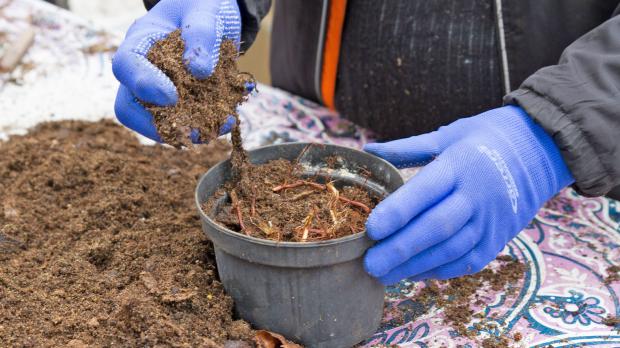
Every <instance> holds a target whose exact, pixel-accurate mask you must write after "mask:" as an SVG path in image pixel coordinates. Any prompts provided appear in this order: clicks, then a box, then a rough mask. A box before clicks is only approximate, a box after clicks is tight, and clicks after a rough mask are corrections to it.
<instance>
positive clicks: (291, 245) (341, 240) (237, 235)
mask: <svg viewBox="0 0 620 348" xmlns="http://www.w3.org/2000/svg"><path fill="white" fill-rule="evenodd" d="M292 145H295V146H304V147H306V146H312V145H317V146H331V147H338V148H343V149H346V150H347V151H351V152H353V153H358V154H361V155H362V156H370V157H374V158H375V159H376V160H379V161H381V162H383V164H384V165H386V166H387V167H388V168H390V169H392V170H394V172H396V173H398V176H399V177H400V178H401V180H402V175H401V174H400V171H399V170H398V168H396V167H395V166H394V165H393V164H391V163H390V162H388V161H386V160H384V159H383V158H381V157H378V156H375V155H373V154H371V153H368V152H365V151H361V150H358V149H356V148H352V147H348V146H342V145H335V144H322V143H310V142H289V143H282V144H271V145H265V146H260V147H256V148H253V149H251V150H248V153H252V152H254V151H259V150H264V149H268V148H271V147H281V146H292ZM227 162H230V158H229V159H225V160H223V161H220V162H219V163H217V164H216V165H214V166H213V167H211V168H209V170H207V172H206V173H204V174H203V175H202V176H201V177H200V179H199V180H198V184H197V185H196V190H195V191H194V200H195V202H196V206H197V207H198V211H199V214H200V217H201V218H202V219H203V221H205V222H206V223H208V224H210V225H212V226H214V227H215V228H216V229H217V230H218V231H220V232H222V233H224V234H226V235H228V236H230V237H234V238H237V239H240V240H243V241H247V242H250V243H253V244H261V245H266V246H273V247H279V248H281V247H287V248H314V247H320V246H329V245H335V244H341V243H346V242H350V241H354V240H357V239H360V238H364V237H365V236H366V229H365V228H364V230H363V231H362V232H359V233H356V234H352V235H348V236H344V237H340V238H336V239H329V240H323V241H317V242H277V241H272V240H270V239H263V238H257V237H251V236H247V235H245V234H242V233H239V232H235V231H233V230H231V229H229V228H227V227H224V226H222V225H220V224H218V223H217V221H215V220H213V219H211V217H210V216H209V215H208V214H207V213H206V212H205V211H204V210H203V209H202V204H201V200H200V197H199V188H200V186H201V185H202V182H203V181H204V180H205V179H206V178H207V176H208V175H209V174H210V173H211V172H212V171H214V170H215V169H216V168H218V167H220V166H224V165H226V163H227Z"/></svg>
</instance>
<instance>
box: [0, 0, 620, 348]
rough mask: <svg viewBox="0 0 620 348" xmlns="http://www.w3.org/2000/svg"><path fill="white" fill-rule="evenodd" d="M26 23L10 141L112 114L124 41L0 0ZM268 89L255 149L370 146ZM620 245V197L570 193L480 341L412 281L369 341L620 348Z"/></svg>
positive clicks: (1, 132) (500, 296) (251, 129)
mask: <svg viewBox="0 0 620 348" xmlns="http://www.w3.org/2000/svg"><path fill="white" fill-rule="evenodd" d="M27 23H32V24H33V25H34V26H35V27H36V30H37V38H36V42H35V45H34V46H33V47H32V48H31V50H30V51H29V53H28V55H27V56H26V57H25V59H24V62H25V63H26V64H25V66H22V67H20V68H19V69H18V70H16V71H15V72H13V73H12V74H0V110H2V117H1V118H0V138H1V137H6V136H7V135H9V134H13V133H23V132H24V131H25V130H27V129H28V128H29V127H31V126H33V125H35V124H36V123H38V122H41V121H47V120H57V119H87V120H96V119H100V118H104V117H111V115H113V103H114V94H115V89H116V83H115V82H114V78H113V76H112V74H111V63H110V62H111V55H112V53H111V52H108V51H107V49H106V48H107V47H110V48H111V47H114V46H115V45H117V44H118V43H119V42H120V41H119V40H120V38H121V37H122V36H121V35H120V34H118V33H107V32H104V31H101V30H99V29H97V27H96V26H95V25H93V24H91V23H86V22H84V21H82V20H81V19H79V18H77V17H74V16H73V15H71V14H69V13H68V12H65V11H61V10H58V9H56V8H54V7H52V6H50V5H47V4H45V3H43V2H40V1H37V0H0V33H4V35H3V36H6V37H8V38H10V37H13V36H14V35H15V34H16V33H15V31H17V30H19V29H20V28H23V26H24V25H26V24H27ZM0 37H1V36H0ZM0 41H1V40H0ZM0 45H1V42H0ZM92 48H98V49H92ZM101 48H103V49H101ZM0 51H1V47H0ZM258 90H259V92H258V93H256V94H254V95H253V96H252V97H251V99H250V101H249V102H248V103H246V104H245V105H243V106H242V107H241V108H240V115H241V117H242V121H243V133H244V134H245V141H246V144H247V146H248V147H255V146H260V145H266V144H272V143H279V142H288V141H319V142H326V143H336V144H341V145H346V146H351V147H361V146H362V145H363V144H365V143H366V142H368V141H371V140H372V134H371V133H370V132H368V131H365V130H362V129H360V128H358V127H355V126H354V125H353V124H351V123H349V122H347V121H345V120H343V119H342V118H340V117H339V116H338V115H337V114H335V113H334V112H331V111H329V110H326V109H324V108H322V107H320V106H317V105H316V104H314V103H311V102H308V101H306V100H304V99H302V98H299V97H295V96H293V95H290V94H288V93H286V92H283V91H280V90H277V89H273V88H270V87H268V86H262V85H259V87H258ZM405 174H406V175H407V176H408V175H411V174H412V172H411V171H410V172H406V173H405ZM619 244H620V202H617V201H613V200H610V199H606V198H585V197H581V196H579V195H578V194H577V193H576V192H575V191H574V190H572V189H566V190H564V191H562V192H561V193H560V194H559V195H558V196H557V197H556V198H555V199H553V200H552V201H550V202H549V203H548V204H547V205H546V206H545V207H544V208H543V209H541V211H540V212H539V213H538V215H537V216H536V218H535V219H534V220H533V221H532V223H531V224H530V225H529V226H528V227H527V228H526V229H525V230H524V231H523V232H522V233H521V234H519V235H518V236H517V237H516V238H515V239H514V240H513V241H512V242H510V243H509V245H508V246H507V247H506V249H505V250H504V253H505V254H509V255H512V256H514V257H516V258H518V259H519V260H521V261H522V262H523V263H524V264H525V266H526V271H525V273H524V276H523V277H522V279H521V280H520V281H519V282H518V284H517V285H518V289H519V291H516V292H515V293H514V294H509V293H507V292H497V293H494V292H489V291H484V292H481V293H480V294H479V295H480V298H481V299H483V302H484V305H481V306H476V307H473V308H475V310H476V312H477V313H479V316H477V319H475V321H480V320H484V321H485V322H486V323H489V322H494V323H496V324H497V325H495V326H493V325H486V326H485V327H494V328H493V329H485V330H486V332H481V333H480V337H479V338H476V339H473V340H466V339H463V338H460V337H457V336H458V335H457V334H456V333H455V332H454V330H453V329H452V328H451V327H450V326H447V325H444V324H443V320H442V316H443V313H442V310H441V309H439V310H436V309H435V310H431V311H429V312H426V313H425V312H424V311H422V310H420V309H421V308H422V307H423V306H422V305H421V304H420V303H418V302H416V296H415V295H416V293H417V292H418V291H419V290H420V289H421V288H422V287H424V283H411V282H408V281H406V280H404V281H402V282H400V283H399V284H398V285H397V286H393V287H389V288H388V289H387V291H386V300H387V305H388V311H386V312H387V313H390V314H389V315H386V317H385V318H384V321H383V323H382V327H381V330H380V332H378V333H377V334H375V336H374V337H373V338H372V339H370V340H369V341H368V342H367V343H366V346H368V347H371V346H382V345H384V346H390V345H398V346H401V347H457V346H464V347H479V346H480V342H481V338H484V337H488V336H489V335H503V336H506V337H514V336H515V335H516V334H517V333H518V335H519V336H521V337H522V338H521V340H519V342H514V341H512V342H511V346H515V347H541V348H542V347H548V346H549V345H551V346H552V347H581V346H598V347H620V331H618V330H620V327H616V328H613V327H609V326H606V325H604V324H603V320H604V319H605V318H606V317H607V316H609V315H611V316H620V303H619V300H618V293H619V291H620V282H606V281H605V279H606V278H607V277H608V276H609V274H608V268H609V267H610V266H612V265H620V249H619V248H618V245H619ZM395 314H397V316H399V317H400V320H394V319H393V318H394V316H395ZM480 317H483V318H480ZM403 318H404V319H403ZM403 323H404V324H403ZM471 324H472V325H473V324H474V323H473V322H472V323H471Z"/></svg>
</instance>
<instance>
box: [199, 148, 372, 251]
mask: <svg viewBox="0 0 620 348" xmlns="http://www.w3.org/2000/svg"><path fill="white" fill-rule="evenodd" d="M250 169H251V170H247V171H246V172H245V173H244V175H242V176H241V180H240V181H239V182H235V181H233V180H231V181H230V182H229V183H227V184H226V185H225V187H224V188H223V189H221V190H220V191H219V192H218V193H217V194H216V195H214V197H213V198H212V199H211V200H209V201H208V202H207V203H205V205H204V206H203V210H204V211H205V212H206V213H207V214H211V213H212V212H213V211H217V213H216V215H215V216H214V217H215V220H216V221H217V222H219V223H220V224H222V225H223V226H226V227H228V228H229V229H231V230H233V231H237V232H240V233H245V234H246V235H249V236H252V237H257V238H263V239H270V240H276V241H292V242H310V241H319V240H328V239H334V238H340V237H344V236H348V235H351V234H356V233H359V232H362V231H364V229H365V223H366V219H367V218H368V215H369V214H370V211H371V209H372V208H374V206H375V205H376V203H377V200H376V199H374V198H372V197H371V196H370V195H369V193H368V192H367V191H366V190H364V189H362V188H359V187H352V186H345V187H338V183H337V182H331V181H329V180H328V182H324V181H325V180H321V179H320V178H319V177H306V178H304V177H302V172H303V169H302V167H301V166H300V165H298V164H296V163H292V162H290V161H288V160H275V161H271V162H268V163H266V164H264V165H257V166H254V165H252V166H251V168H250ZM222 199H226V202H225V204H223V206H221V207H219V209H216V208H217V205H218V201H220V202H221V200H222Z"/></svg>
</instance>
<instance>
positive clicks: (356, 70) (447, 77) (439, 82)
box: [238, 0, 620, 196]
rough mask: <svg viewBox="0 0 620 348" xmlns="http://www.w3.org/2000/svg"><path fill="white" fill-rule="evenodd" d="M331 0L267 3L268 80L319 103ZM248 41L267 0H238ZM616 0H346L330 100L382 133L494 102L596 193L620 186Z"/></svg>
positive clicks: (423, 125)
mask: <svg viewBox="0 0 620 348" xmlns="http://www.w3.org/2000/svg"><path fill="white" fill-rule="evenodd" d="M331 1H336V0H331ZM331 1H329V0H311V1H310V0H284V1H277V2H276V9H275V12H276V13H275V18H274V26H273V39H272V80H273V84H274V85H275V86H277V87H281V88H284V89H286V90H289V91H291V92H293V93H296V94H299V95H302V96H305V97H307V98H310V99H313V100H315V101H318V102H322V101H323V99H324V97H325V96H324V95H322V92H321V90H320V86H321V82H322V81H321V78H324V76H325V75H322V74H321V73H320V70H321V69H322V66H323V64H324V62H323V59H324V55H323V54H322V50H323V49H324V45H325V39H326V38H325V32H326V23H328V22H329V19H330V13H329V8H330V6H329V5H330V3H331ZM238 2H239V4H240V8H241V11H242V16H243V23H244V26H243V31H244V36H243V40H244V41H245V42H246V44H249V43H250V42H251V41H252V38H253V35H255V33H256V32H257V28H258V23H259V22H260V19H261V18H262V16H263V15H264V14H265V13H266V11H267V9H268V8H269V5H270V1H269V0H238ZM617 7H618V0H520V1H517V0H470V1H462V0H395V1H366V0H348V3H347V13H346V18H345V21H344V24H343V28H342V43H341V45H340V56H339V57H340V58H339V63H338V72H337V76H336V89H335V106H336V109H337V110H338V111H339V112H340V113H341V114H343V115H344V116H345V117H348V118H350V119H352V120H353V121H355V122H357V123H359V124H361V125H363V126H366V127H369V128H372V129H373V130H375V131H377V132H378V133H379V135H380V136H382V137H383V138H386V139H390V138H396V137H402V136H406V135H414V134H419V133H423V132H427V131H430V130H433V129H435V128H437V127H438V126H440V125H443V124H447V123H450V122H451V121H453V120H454V119H456V118H458V117H462V116H468V115H474V114H476V113H479V112H482V111H484V110H486V109H489V108H493V107H497V106H499V105H501V103H502V97H503V100H504V102H505V103H512V104H519V105H520V106H522V107H523V108H524V109H525V110H526V111H527V112H528V114H529V115H530V116H531V117H532V118H533V119H535V120H536V121H537V122H538V123H540V124H541V125H542V127H543V128H544V129H545V130H546V131H547V132H548V133H549V134H550V135H551V136H552V137H553V139H554V140H555V142H556V144H557V145H558V146H559V147H560V149H561V151H562V154H563V157H564V159H565V161H566V163H567V164H568V166H569V168H570V169H571V172H572V174H573V176H574V177H575V179H576V185H575V186H576V188H577V189H578V190H579V191H580V192H581V193H582V194H585V195H590V196H597V195H603V194H606V193H607V192H609V191H610V190H611V189H612V188H613V187H614V186H618V185H620V16H619V17H615V15H616V12H615V11H616V8H617Z"/></svg>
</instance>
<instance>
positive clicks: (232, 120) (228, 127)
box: [220, 116, 237, 135]
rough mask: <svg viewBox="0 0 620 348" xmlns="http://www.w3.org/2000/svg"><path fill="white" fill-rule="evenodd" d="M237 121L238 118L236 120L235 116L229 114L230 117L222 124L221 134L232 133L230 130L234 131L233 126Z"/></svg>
mask: <svg viewBox="0 0 620 348" xmlns="http://www.w3.org/2000/svg"><path fill="white" fill-rule="evenodd" d="M236 122H237V120H235V118H234V117H232V116H228V118H227V119H226V122H225V123H224V124H223V125H222V127H220V135H224V134H227V133H230V131H232V129H233V127H234V126H235V123H236Z"/></svg>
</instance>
